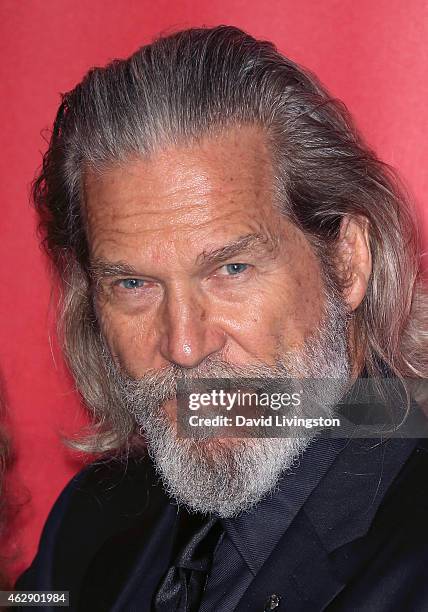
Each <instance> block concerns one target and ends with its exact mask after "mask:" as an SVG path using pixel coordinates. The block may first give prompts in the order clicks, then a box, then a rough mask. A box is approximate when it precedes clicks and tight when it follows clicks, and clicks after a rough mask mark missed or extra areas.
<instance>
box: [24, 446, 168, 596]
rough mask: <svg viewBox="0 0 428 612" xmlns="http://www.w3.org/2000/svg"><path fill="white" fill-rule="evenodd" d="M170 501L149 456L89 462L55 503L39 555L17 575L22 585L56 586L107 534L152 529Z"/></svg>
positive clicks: (82, 564)
mask: <svg viewBox="0 0 428 612" xmlns="http://www.w3.org/2000/svg"><path fill="white" fill-rule="evenodd" d="M168 502H169V500H168V498H167V497H166V495H165V493H164V491H163V488H162V487H161V486H160V484H159V482H158V477H157V475H156V473H155V470H154V468H153V464H152V462H151V460H150V459H149V458H148V457H147V456H141V455H140V456H127V457H117V458H108V459H102V460H98V461H96V462H94V463H92V464H90V465H89V466H87V467H85V468H84V469H83V470H81V471H80V472H79V473H78V474H76V476H74V477H73V478H72V479H71V481H70V482H69V483H68V484H67V486H66V487H65V489H64V490H63V492H62V493H61V495H60V496H59V498H58V499H57V501H56V502H55V504H54V506H53V508H52V510H51V512H50V514H49V517H48V519H47V521H46V524H45V527H44V529H43V533H42V536H41V540H40V545H39V550H38V553H37V555H36V558H35V560H34V562H33V564H32V566H31V567H30V568H29V569H28V570H27V572H25V574H24V575H23V576H22V577H21V578H20V579H19V581H18V586H19V588H24V586H25V587H28V588H46V589H47V588H54V587H55V586H56V585H58V584H60V583H62V582H63V579H64V577H65V576H73V575H76V568H82V571H83V569H84V568H85V566H86V565H87V564H88V563H89V562H90V560H91V559H92V557H93V555H94V554H96V551H97V550H99V548H100V547H102V546H103V544H104V542H106V541H107V540H108V539H110V538H112V537H115V536H117V534H120V533H121V532H122V531H126V530H128V531H129V530H130V529H132V528H133V527H134V526H135V525H137V524H138V525H140V526H142V528H144V526H145V525H147V528H149V527H150V524H151V521H152V520H153V518H154V517H156V516H157V514H158V513H159V512H161V511H162V509H163V508H164V507H165V506H166V505H167V504H168ZM32 585H38V586H37V587H35V586H32Z"/></svg>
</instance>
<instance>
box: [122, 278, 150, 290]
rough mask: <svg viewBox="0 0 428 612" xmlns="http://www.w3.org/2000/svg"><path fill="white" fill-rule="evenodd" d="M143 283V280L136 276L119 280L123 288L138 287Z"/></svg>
mask: <svg viewBox="0 0 428 612" xmlns="http://www.w3.org/2000/svg"><path fill="white" fill-rule="evenodd" d="M144 283H145V281H143V280H140V279H138V278H125V279H124V280H121V281H120V282H119V284H120V285H121V286H122V287H123V288H124V289H140V288H141V287H142V286H143V285H144Z"/></svg>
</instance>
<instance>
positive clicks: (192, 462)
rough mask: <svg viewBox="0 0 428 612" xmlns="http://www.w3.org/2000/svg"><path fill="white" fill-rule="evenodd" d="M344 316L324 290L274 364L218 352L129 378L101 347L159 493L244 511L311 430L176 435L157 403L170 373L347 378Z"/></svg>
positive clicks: (224, 512)
mask: <svg viewBox="0 0 428 612" xmlns="http://www.w3.org/2000/svg"><path fill="white" fill-rule="evenodd" d="M348 321H349V315H348V312H347V310H346V308H345V305H344V304H343V302H342V301H341V300H340V298H337V297H335V296H334V294H333V292H332V293H331V294H329V295H327V299H326V308H325V312H324V317H323V319H322V323H321V324H320V326H319V327H318V328H317V329H316V330H315V331H314V333H313V335H312V336H311V338H310V339H309V340H307V341H306V343H305V346H304V348H303V349H302V350H299V351H293V352H286V351H284V350H279V351H278V358H277V361H276V365H275V366H270V365H266V364H264V363H257V364H250V365H248V366H236V365H232V364H229V363H227V362H225V361H223V360H222V359H221V358H220V357H218V356H209V357H207V358H206V359H205V360H204V362H203V363H201V364H199V365H198V366H197V367H195V368H192V369H189V368H181V367H180V366H177V365H175V364H172V365H170V366H168V367H166V368H163V369H161V370H150V371H149V372H147V373H146V374H145V375H144V377H143V378H141V379H138V380H135V379H132V378H130V377H129V376H127V375H126V374H124V373H123V372H121V371H119V368H118V367H117V366H116V365H115V364H114V362H113V360H112V358H111V356H110V355H107V354H106V356H105V357H106V360H107V364H108V366H109V367H108V370H109V375H110V376H111V383H112V384H113V385H114V387H115V392H116V393H115V395H116V396H118V397H119V398H120V400H121V402H122V403H123V409H124V410H127V411H129V412H130V413H131V414H132V415H133V417H134V419H135V421H136V423H137V425H138V426H139V427H140V431H141V433H142V435H144V437H145V441H146V444H147V449H148V452H149V455H150V456H151V458H152V460H153V462H154V465H155V467H156V470H157V472H158V474H159V476H160V478H161V480H162V483H163V486H164V488H165V490H166V492H167V494H168V495H170V496H171V497H173V498H174V499H175V500H176V501H177V503H178V504H182V505H184V506H186V507H187V508H188V509H189V510H190V511H196V512H201V513H207V514H208V513H212V514H216V515H218V516H220V517H224V518H226V517H232V516H236V515H238V514H239V513H241V512H244V511H249V510H250V509H251V508H253V507H254V506H255V505H256V504H257V503H258V502H259V501H260V500H261V499H262V498H263V497H264V496H266V495H267V494H268V493H269V492H272V491H274V490H275V488H276V486H277V484H278V481H279V479H280V477H281V476H282V475H283V473H284V472H285V471H286V470H289V469H290V468H291V467H292V466H293V464H294V463H295V462H296V460H297V459H298V458H299V456H300V455H301V454H302V453H303V451H304V450H305V449H306V448H307V446H308V445H309V444H310V443H311V441H312V440H313V439H314V437H315V435H316V433H314V434H310V435H305V437H283V438H263V437H261V438H254V437H252V438H222V439H216V438H212V437H211V438H209V439H208V438H205V439H190V438H177V432H176V426H175V424H174V423H172V422H171V420H170V418H169V417H168V415H167V414H166V413H165V411H164V410H163V408H162V406H163V404H164V403H165V401H167V400H170V399H175V398H176V393H177V381H178V380H180V382H181V383H182V382H183V381H184V382H185V383H186V382H189V383H190V382H191V380H192V379H195V378H209V379H216V378H230V379H242V378H253V379H254V378H261V379H268V378H272V379H284V378H302V377H305V379H306V378H310V379H336V380H339V381H342V382H343V381H349V378H350V364H349V356H348V347H347V333H346V330H347V325H348ZM341 394H342V392H341V391H340V392H339V394H338V390H337V387H332V388H330V389H329V390H328V391H327V392H324V394H323V397H320V398H319V401H320V403H321V404H322V405H323V416H325V417H331V416H333V414H334V405H335V404H336V402H337V401H338V400H339V399H340V396H341ZM295 414H296V411H295ZM297 416H299V415H297Z"/></svg>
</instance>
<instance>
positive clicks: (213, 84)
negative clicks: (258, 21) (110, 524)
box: [33, 26, 428, 451]
mask: <svg viewBox="0 0 428 612" xmlns="http://www.w3.org/2000/svg"><path fill="white" fill-rule="evenodd" d="M246 124H253V125H258V126H260V127H261V128H262V130H263V131H264V133H265V135H266V139H267V142H268V144H269V147H270V152H271V156H272V162H273V167H274V174H275V195H276V201H277V204H278V205H279V206H280V207H281V210H282V212H283V214H284V215H286V216H287V217H288V218H289V219H290V220H291V221H292V222H293V223H295V224H296V225H297V226H298V227H299V228H300V229H301V230H302V231H303V232H304V233H305V235H306V236H307V238H308V239H309V240H310V242H311V243H312V245H313V248H314V249H315V251H316V253H317V254H318V256H319V258H320V261H321V263H322V265H323V269H324V271H325V272H326V274H327V276H328V277H329V278H333V279H334V280H335V283H336V285H337V287H338V288H339V289H340V288H343V283H345V282H346V279H339V278H338V277H337V274H336V271H335V270H336V269H335V252H336V251H335V247H336V243H337V239H338V234H339V227H340V223H341V220H342V219H343V218H344V217H345V216H348V217H349V216H351V217H354V218H356V219H366V220H368V222H369V231H370V249H371V254H372V262H373V269H372V274H371V277H370V280H369V285H368V288H367V293H366V295H365V298H364V299H363V301H362V303H361V304H360V306H359V307H358V308H357V309H356V311H355V312H354V313H353V325H354V330H355V332H356V333H355V337H356V342H357V345H358V346H357V348H358V351H359V352H360V353H361V354H362V355H363V356H364V365H365V367H366V370H367V372H368V373H369V375H371V376H379V375H380V374H381V370H380V367H381V366H380V364H381V363H384V364H386V365H387V366H388V368H389V369H390V370H391V371H392V372H393V373H394V374H395V375H396V376H399V377H414V378H420V379H421V378H425V377H426V374H427V372H428V357H427V355H428V351H427V346H428V324H427V323H428V314H427V301H428V300H427V293H426V289H425V288H424V286H423V285H422V282H421V268H420V245H419V236H418V229H417V228H418V226H417V223H416V221H415V218H414V212H413V209H412V207H411V206H410V205H409V203H408V197H407V195H406V193H405V190H404V188H403V186H402V185H401V184H400V181H399V179H398V178H397V176H396V175H395V173H394V172H393V170H392V169H391V168H390V167H388V166H387V165H386V164H384V163H382V162H381V161H380V160H379V159H378V158H377V157H376V155H375V154H374V153H373V151H371V150H370V149H369V147H368V146H367V145H366V144H365V143H364V141H363V140H362V138H361V136H360V135H359V134H358V133H357V131H356V129H355V127H354V125H353V122H352V120H351V118H350V116H349V113H348V112H347V110H346V108H345V106H344V105H343V104H342V103H341V102H339V101H337V100H335V99H332V98H331V96H330V95H329V94H328V92H327V91H326V89H325V88H324V87H323V86H322V85H321V84H320V83H319V81H318V80H317V78H316V77H315V76H313V75H312V74H311V73H310V72H308V71H307V70H305V69H303V68H302V67H300V66H298V65H296V64H295V63H294V62H292V61H290V60H289V59H287V58H286V57H284V56H283V55H281V54H280V53H279V52H278V51H277V49H276V48H275V46H274V45H273V44H271V43H270V42H265V41H258V40H256V39H254V38H253V37H251V36H250V35H248V34H246V33H245V32H243V31H241V30H239V29H237V28H234V27H229V26H219V27H215V28H211V29H204V28H202V29H189V30H185V31H181V32H178V33H175V34H172V35H169V36H165V37H161V38H158V39H157V40H155V41H154V42H153V43H152V44H149V45H146V46H144V47H142V48H141V49H139V50H138V51H136V52H135V53H134V54H133V55H132V56H131V57H129V58H128V59H125V60H115V61H113V62H111V63H110V64H109V65H107V66H106V67H103V68H94V69H92V70H90V71H89V72H88V74H87V75H86V76H85V77H84V79H83V80H82V82H81V83H79V84H78V85H77V86H76V87H75V88H74V89H73V90H72V91H70V92H68V93H66V94H64V95H63V96H62V103H61V105H60V107H59V110H58V113H57V116H56V119H55V123H54V126H53V131H52V137H51V140H50V144H49V148H48V150H47V152H46V154H45V156H44V159H43V167H42V169H41V171H40V173H39V175H38V176H37V178H36V179H35V181H34V184H33V197H34V202H35V205H36V208H37V211H38V213H39V217H40V229H41V232H42V236H43V244H44V246H45V248H46V250H47V252H48V254H49V256H50V258H51V259H52V261H53V263H54V266H55V269H56V271H57V273H58V275H59V278H60V279H61V286H62V301H61V316H60V331H61V337H62V339H63V345H64V350H65V354H66V357H67V359H68V363H69V365H70V368H71V370H72V372H73V374H74V376H75V379H76V382H77V386H78V388H79V390H80V392H81V394H82V396H83V398H84V400H85V402H86V404H87V405H88V407H89V408H90V410H91V411H92V414H93V417H94V418H93V427H92V432H93V433H94V432H95V437H93V438H92V443H91V444H89V443H88V444H86V445H85V444H83V443H82V445H81V447H82V448H86V449H88V450H92V451H93V450H99V451H104V450H112V449H116V450H118V449H122V448H123V447H124V446H127V445H130V444H131V445H132V444H133V443H135V440H136V437H135V436H134V433H135V432H134V429H135V424H134V422H133V421H132V419H131V417H129V416H128V415H126V414H124V413H123V411H121V410H120V407H119V406H120V402H118V401H117V398H115V397H114V390H112V389H111V387H110V385H109V380H108V373H107V372H106V368H105V364H104V359H103V340H102V337H101V334H100V329H99V326H98V322H97V317H96V315H95V311H94V307H93V299H92V287H91V279H90V276H89V274H88V267H89V256H88V244H87V240H86V234H85V224H84V216H83V214H82V213H83V210H84V208H83V203H84V190H83V182H84V173H85V171H87V170H89V169H90V170H91V171H92V172H102V170H103V169H104V168H106V167H108V166H111V165H114V164H126V162H127V160H129V159H130V158H135V157H136V156H149V155H150V154H152V153H153V152H155V151H156V150H159V149H161V148H162V147H164V146H166V145H170V144H177V143H183V142H184V143H188V144H189V146H191V143H192V142H195V141H197V139H198V138H200V137H201V136H202V135H207V134H210V133H215V132H218V130H221V129H227V128H228V127H230V126H236V125H246Z"/></svg>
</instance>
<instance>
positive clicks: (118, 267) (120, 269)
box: [88, 258, 141, 284]
mask: <svg viewBox="0 0 428 612" xmlns="http://www.w3.org/2000/svg"><path fill="white" fill-rule="evenodd" d="M88 272H89V276H90V278H91V280H92V282H93V283H95V284H97V283H99V282H100V281H101V280H102V279H104V278H108V277H115V276H141V274H140V273H139V272H138V270H137V269H136V268H134V267H133V266H131V265H129V264H127V263H124V262H122V261H117V262H109V261H105V260H104V259H99V258H97V259H94V260H93V261H92V262H91V264H90V266H89V270H88Z"/></svg>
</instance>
